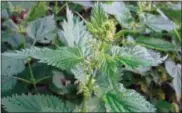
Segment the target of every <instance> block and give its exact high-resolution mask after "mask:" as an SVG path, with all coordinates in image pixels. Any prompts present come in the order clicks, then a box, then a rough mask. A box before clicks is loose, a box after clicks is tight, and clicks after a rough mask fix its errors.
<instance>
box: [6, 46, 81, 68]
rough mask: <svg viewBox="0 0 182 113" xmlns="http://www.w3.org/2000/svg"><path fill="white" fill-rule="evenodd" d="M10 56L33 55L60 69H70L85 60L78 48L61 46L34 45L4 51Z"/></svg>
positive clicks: (42, 61) (25, 56) (23, 56)
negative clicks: (27, 47)
mask: <svg viewBox="0 0 182 113" xmlns="http://www.w3.org/2000/svg"><path fill="white" fill-rule="evenodd" d="M4 55H6V56H9V57H16V58H17V59H18V58H20V59H22V58H27V57H32V58H35V59H38V60H39V62H41V63H46V64H48V65H51V66H55V67H57V68H60V69H69V68H71V67H73V66H74V65H76V64H77V63H79V62H81V61H82V60H83V58H82V55H81V53H80V50H79V49H78V48H71V47H60V48H58V49H56V50H52V49H49V48H37V47H32V48H30V49H24V50H22V51H16V53H4Z"/></svg>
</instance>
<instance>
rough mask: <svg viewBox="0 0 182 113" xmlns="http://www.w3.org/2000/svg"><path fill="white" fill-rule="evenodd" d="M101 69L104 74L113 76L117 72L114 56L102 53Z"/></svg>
mask: <svg viewBox="0 0 182 113" xmlns="http://www.w3.org/2000/svg"><path fill="white" fill-rule="evenodd" d="M101 70H102V72H104V73H105V75H106V76H115V75H116V72H117V63H116V60H115V58H114V57H112V56H109V55H107V54H104V55H103V59H102V65H101Z"/></svg>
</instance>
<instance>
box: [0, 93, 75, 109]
mask: <svg viewBox="0 0 182 113" xmlns="http://www.w3.org/2000/svg"><path fill="white" fill-rule="evenodd" d="M2 104H3V105H4V106H3V107H4V108H5V109H6V111H8V112H72V111H73V109H74V106H73V105H72V104H71V103H70V102H68V101H67V102H63V101H62V100H60V99H59V98H57V97H55V96H51V95H40V94H38V95H31V94H28V95H25V94H22V95H19V96H18V95H13V96H12V97H5V98H3V99H2Z"/></svg>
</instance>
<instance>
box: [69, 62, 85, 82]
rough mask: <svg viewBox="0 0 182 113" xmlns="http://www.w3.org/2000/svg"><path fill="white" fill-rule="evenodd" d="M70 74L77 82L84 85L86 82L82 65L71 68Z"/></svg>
mask: <svg viewBox="0 0 182 113" xmlns="http://www.w3.org/2000/svg"><path fill="white" fill-rule="evenodd" d="M71 72H72V73H73V74H74V77H75V78H76V79H77V80H79V81H81V82H82V83H86V82H87V78H86V76H85V73H84V70H83V65H82V64H77V65H76V66H74V67H73V68H71Z"/></svg>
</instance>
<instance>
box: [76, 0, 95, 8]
mask: <svg viewBox="0 0 182 113" xmlns="http://www.w3.org/2000/svg"><path fill="white" fill-rule="evenodd" d="M73 2H74V3H76V4H80V5H81V6H83V7H84V8H86V9H88V8H90V7H92V6H93V3H92V1H90V0H85V1H73Z"/></svg>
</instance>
